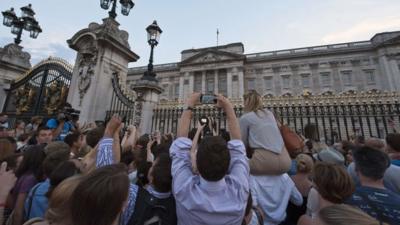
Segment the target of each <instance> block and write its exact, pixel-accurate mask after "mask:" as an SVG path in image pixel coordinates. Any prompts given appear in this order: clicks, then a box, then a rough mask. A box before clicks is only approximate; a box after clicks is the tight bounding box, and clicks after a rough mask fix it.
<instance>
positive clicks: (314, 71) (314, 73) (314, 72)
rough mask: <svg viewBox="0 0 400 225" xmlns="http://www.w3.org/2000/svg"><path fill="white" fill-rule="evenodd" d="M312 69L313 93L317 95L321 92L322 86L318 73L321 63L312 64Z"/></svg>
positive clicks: (310, 65)
mask: <svg viewBox="0 0 400 225" xmlns="http://www.w3.org/2000/svg"><path fill="white" fill-rule="evenodd" d="M309 67H310V69H311V82H312V87H313V90H312V93H313V94H317V93H320V92H321V84H320V82H319V78H320V74H319V73H318V67H319V63H310V64H309Z"/></svg>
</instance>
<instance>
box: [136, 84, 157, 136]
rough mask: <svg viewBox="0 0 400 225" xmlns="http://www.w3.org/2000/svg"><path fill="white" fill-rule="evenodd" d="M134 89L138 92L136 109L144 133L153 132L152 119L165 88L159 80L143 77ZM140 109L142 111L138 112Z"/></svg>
mask: <svg viewBox="0 0 400 225" xmlns="http://www.w3.org/2000/svg"><path fill="white" fill-rule="evenodd" d="M133 90H134V91H135V92H136V93H137V95H138V97H137V99H136V102H137V104H136V108H135V111H137V112H136V114H137V115H139V116H140V118H139V121H140V122H139V127H140V130H141V131H142V133H150V132H151V121H152V119H153V115H154V109H155V108H156V107H157V104H158V102H159V96H160V93H161V92H163V91H164V90H163V89H162V88H161V87H160V86H159V85H158V82H154V81H147V80H144V79H143V78H142V79H140V80H138V81H137V82H136V84H135V85H134V88H133ZM138 110H140V112H138Z"/></svg>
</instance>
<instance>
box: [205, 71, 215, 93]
mask: <svg viewBox="0 0 400 225" xmlns="http://www.w3.org/2000/svg"><path fill="white" fill-rule="evenodd" d="M214 78H215V77H214V71H207V73H206V93H207V94H210V93H214V85H215V82H214Z"/></svg>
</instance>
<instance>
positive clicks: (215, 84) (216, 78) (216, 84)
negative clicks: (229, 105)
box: [214, 70, 219, 93]
mask: <svg viewBox="0 0 400 225" xmlns="http://www.w3.org/2000/svg"><path fill="white" fill-rule="evenodd" d="M214 93H219V91H218V70H215V71H214Z"/></svg>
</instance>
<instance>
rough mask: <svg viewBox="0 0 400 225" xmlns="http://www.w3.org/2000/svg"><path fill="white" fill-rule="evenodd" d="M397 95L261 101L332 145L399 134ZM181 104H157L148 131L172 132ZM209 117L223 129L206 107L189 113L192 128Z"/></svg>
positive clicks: (220, 118) (222, 120)
mask: <svg viewBox="0 0 400 225" xmlns="http://www.w3.org/2000/svg"><path fill="white" fill-rule="evenodd" d="M399 98H400V94H399V93H390V92H377V91H371V92H359V93H356V92H350V93H348V92H347V93H343V94H340V95H325V94H323V95H307V96H292V97H288V96H285V97H271V96H268V97H267V98H264V105H265V107H267V108H269V109H270V110H271V111H273V112H274V113H275V114H276V115H277V116H278V118H279V119H280V120H281V121H282V122H283V123H285V124H288V126H289V127H291V128H292V129H293V130H295V131H297V132H298V133H304V130H303V129H304V127H305V125H306V124H309V123H314V124H316V125H317V127H318V131H319V138H320V139H321V140H324V141H326V142H327V143H332V142H335V141H339V140H348V139H350V138H351V137H353V136H355V135H362V136H365V137H378V138H383V137H385V136H386V134H388V133H391V132H394V131H397V132H399V131H400V127H399V126H400V104H399ZM232 102H233V104H234V106H235V107H234V109H235V112H236V114H237V115H238V116H241V115H242V114H243V105H242V101H241V100H239V99H237V100H232ZM182 112H183V105H182V103H179V102H160V103H159V105H158V107H157V108H156V109H155V110H154V114H153V119H152V127H151V129H152V130H153V131H154V130H159V131H161V132H163V133H168V132H173V133H175V132H176V126H171V124H172V125H174V123H176V122H177V120H178V119H179V117H180V115H181V113H182ZM204 115H205V116H211V117H214V118H215V119H216V121H217V125H218V127H219V128H225V127H226V116H225V115H224V113H222V112H221V111H219V110H217V109H215V108H214V107H212V106H211V107H210V106H203V105H202V106H199V107H196V108H195V109H194V111H193V122H192V124H191V125H192V126H195V125H196V124H195V121H196V120H198V118H200V117H201V116H204Z"/></svg>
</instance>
